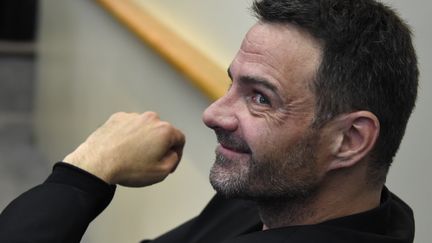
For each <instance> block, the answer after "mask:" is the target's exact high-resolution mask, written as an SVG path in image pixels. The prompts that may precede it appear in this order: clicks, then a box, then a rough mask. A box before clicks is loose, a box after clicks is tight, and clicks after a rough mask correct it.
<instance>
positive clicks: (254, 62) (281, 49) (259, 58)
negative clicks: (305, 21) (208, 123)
mask: <svg viewBox="0 0 432 243" xmlns="http://www.w3.org/2000/svg"><path fill="white" fill-rule="evenodd" d="M321 52H322V51H321V45H320V43H319V42H318V41H317V40H316V39H315V38H313V37H312V36H310V35H309V34H308V33H307V32H305V31H303V30H301V29H300V28H298V27H296V26H294V25H290V24H285V23H284V24H278V23H263V22H258V23H257V24H255V25H254V26H253V27H252V28H251V29H250V30H249V32H248V33H247V34H246V36H245V38H244V40H243V42H242V45H241V48H240V50H239V52H238V53H237V55H236V57H235V59H234V61H233V63H232V64H231V67H230V71H231V72H232V74H233V76H236V75H239V76H260V77H262V78H265V79H267V80H269V81H271V82H275V84H276V85H281V86H286V85H293V84H294V83H298V84H303V85H304V84H307V82H306V81H309V80H311V79H312V78H313V77H314V75H315V73H316V71H317V69H318V67H319V64H320V62H321Z"/></svg>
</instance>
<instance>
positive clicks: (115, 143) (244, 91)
mask: <svg viewBox="0 0 432 243" xmlns="http://www.w3.org/2000/svg"><path fill="white" fill-rule="evenodd" d="M321 57H322V50H321V46H320V43H319V42H318V41H317V40H315V39H314V38H312V37H311V36H310V35H309V34H308V33H306V32H304V31H302V30H301V29H299V28H297V27H296V26H293V25H289V24H283V25H282V24H274V23H261V22H259V23H257V24H256V25H254V26H253V27H252V28H251V30H250V31H249V32H248V33H247V35H246V37H245V39H244V41H243V43H242V45H241V48H240V50H239V52H238V53H237V55H236V57H235V58H234V60H233V62H232V64H231V65H230V67H229V72H228V73H229V75H230V77H231V79H232V86H231V88H230V89H229V90H228V92H227V93H226V95H225V96H223V97H222V98H220V99H219V100H218V101H216V102H215V103H213V104H212V105H211V106H210V107H209V108H208V109H207V110H206V111H205V112H204V115H203V121H204V123H205V124H206V125H207V126H208V127H210V128H211V129H213V130H214V131H215V132H216V135H217V138H218V141H219V145H218V147H217V148H216V155H217V156H216V161H215V164H214V166H213V168H212V171H211V174H210V179H211V183H212V185H213V186H214V187H215V189H216V190H217V191H219V192H220V193H222V194H225V195H227V196H231V197H244V198H249V199H252V200H255V201H257V202H258V205H259V211H260V215H261V219H262V221H263V223H264V229H269V228H278V227H284V226H289V225H302V224H315V223H319V222H323V221H326V220H329V219H333V218H338V217H342V216H346V215H351V214H355V213H359V212H363V211H366V210H370V209H372V208H374V207H376V206H377V205H379V201H380V192H381V189H382V185H376V184H373V185H371V184H370V183H369V181H370V180H369V178H368V173H367V172H368V162H369V152H370V151H371V150H372V149H373V147H374V145H375V142H376V140H377V137H378V135H379V129H380V125H379V121H378V119H377V118H376V116H375V115H373V114H372V113H371V112H369V111H353V112H351V113H347V114H341V115H339V116H337V117H336V118H334V119H332V120H331V121H329V122H328V123H326V124H325V125H324V126H323V127H321V128H319V129H317V128H313V126H312V124H313V121H314V118H315V110H316V108H315V96H314V93H313V91H312V90H313V89H312V88H311V87H312V83H311V82H312V80H313V79H314V76H315V74H316V71H317V70H318V67H319V65H320V62H321ZM184 142H185V138H184V135H183V134H182V133H181V132H180V131H179V130H178V129H176V128H175V127H173V126H172V125H171V124H169V123H167V122H164V121H161V120H160V119H159V117H158V116H157V114H156V113H154V112H146V113H143V114H131V113H117V114H114V115H113V116H112V117H111V118H110V119H109V120H108V121H107V122H106V123H105V124H104V125H103V126H101V127H100V128H99V129H98V130H96V131H95V132H94V133H93V134H91V135H90V137H89V138H88V139H87V140H86V141H85V142H84V143H83V144H81V145H80V146H79V147H78V148H77V149H76V150H75V151H74V152H72V153H71V154H69V155H68V156H66V158H65V159H64V162H66V163H70V164H72V165H75V166H77V167H79V168H82V169H84V170H86V171H88V172H89V173H92V174H94V175H96V176H98V177H99V178H101V179H102V180H104V181H106V182H107V183H109V184H120V185H125V186H133V187H136V186H148V185H151V184H154V183H157V182H160V181H162V180H163V179H164V178H166V177H167V176H168V175H169V174H170V173H172V172H173V171H174V170H175V168H176V167H177V165H178V162H179V161H180V159H181V155H182V149H183V146H184Z"/></svg>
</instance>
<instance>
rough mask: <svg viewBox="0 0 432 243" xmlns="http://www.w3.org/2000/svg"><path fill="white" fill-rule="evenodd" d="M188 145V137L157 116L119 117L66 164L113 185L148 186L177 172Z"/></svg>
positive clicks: (87, 142)
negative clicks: (186, 139) (184, 149)
mask: <svg viewBox="0 0 432 243" xmlns="http://www.w3.org/2000/svg"><path fill="white" fill-rule="evenodd" d="M184 143H185V138H184V135H183V134H182V133H181V132H180V131H179V130H177V129H176V128H175V127H173V126H172V125H171V124H169V123H168V122H165V121H161V120H160V119H159V117H158V115H157V114H156V113H154V112H146V113H143V114H132V113H116V114H114V115H112V116H111V117H110V119H109V120H108V121H107V122H106V123H105V124H104V125H102V126H101V127H100V128H99V129H97V130H96V131H95V132H94V133H92V134H91V135H90V136H89V137H88V138H87V140H86V141H85V142H84V143H82V144H81V145H80V146H79V147H78V148H77V149H76V150H75V151H74V152H72V153H71V154H69V155H68V156H66V157H65V158H64V160H63V161H64V162H66V163H70V164H72V165H74V166H77V167H79V168H81V169H84V170H86V171H88V172H90V173H92V174H94V175H96V176H97V177H99V178H101V179H102V180H104V181H106V182H107V183H109V184H119V185H123V186H130V187H140V186H148V185H151V184H154V183H157V182H160V181H162V180H163V179H165V178H166V177H167V176H168V175H169V174H170V173H171V172H173V171H174V170H175V169H176V167H177V164H178V163H179V161H180V159H181V157H182V151H183V146H184Z"/></svg>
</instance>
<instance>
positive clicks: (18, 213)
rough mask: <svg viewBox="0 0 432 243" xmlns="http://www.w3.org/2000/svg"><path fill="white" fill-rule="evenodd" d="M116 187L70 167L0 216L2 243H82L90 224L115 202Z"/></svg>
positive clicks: (58, 169) (56, 169) (62, 166)
mask: <svg viewBox="0 0 432 243" xmlns="http://www.w3.org/2000/svg"><path fill="white" fill-rule="evenodd" d="M114 192H115V186H112V185H108V184H106V183H105V182H104V181H102V180H100V179H99V178H97V177H95V176H93V175H91V174H89V173H87V172H85V171H83V170H81V169H79V168H77V167H74V166H71V165H69V164H66V163H61V162H60V163H57V164H56V165H55V166H54V169H53V172H52V174H51V175H50V176H49V177H48V179H47V180H46V181H45V182H44V183H43V184H41V185H38V186H36V187H34V188H32V189H30V190H29V191H27V192H25V193H23V194H22V195H20V196H19V197H18V198H16V199H15V200H14V201H12V202H11V203H10V204H9V205H8V206H7V207H6V208H5V209H4V211H3V212H2V214H1V215H0V242H16V243H18V242H33V243H39V242H44V243H46V242H65V243H73V242H74V243H75V242H80V240H81V238H82V236H83V234H84V232H85V230H86V229H87V227H88V225H89V223H90V222H91V221H92V220H93V219H94V218H95V217H96V216H97V215H99V214H100V213H101V212H102V211H103V210H104V209H105V208H106V207H107V206H108V204H109V203H110V202H111V200H112V198H113V196H114Z"/></svg>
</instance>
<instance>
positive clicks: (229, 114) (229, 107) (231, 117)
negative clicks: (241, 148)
mask: <svg viewBox="0 0 432 243" xmlns="http://www.w3.org/2000/svg"><path fill="white" fill-rule="evenodd" d="M234 103H235V102H234V100H233V99H230V97H229V96H228V94H226V95H225V96H223V97H222V98H220V99H218V100H217V101H215V102H213V103H212V104H211V105H210V106H209V107H207V109H206V110H205V111H204V113H203V122H204V124H205V125H206V126H207V127H209V128H211V129H216V128H222V129H224V130H226V131H231V132H232V131H235V130H236V129H237V127H238V119H237V116H236V108H235V104H234Z"/></svg>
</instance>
